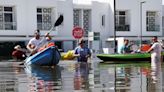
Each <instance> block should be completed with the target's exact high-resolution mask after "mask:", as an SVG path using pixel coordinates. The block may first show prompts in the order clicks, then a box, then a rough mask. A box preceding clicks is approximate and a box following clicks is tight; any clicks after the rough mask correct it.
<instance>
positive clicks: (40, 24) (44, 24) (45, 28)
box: [37, 23, 52, 30]
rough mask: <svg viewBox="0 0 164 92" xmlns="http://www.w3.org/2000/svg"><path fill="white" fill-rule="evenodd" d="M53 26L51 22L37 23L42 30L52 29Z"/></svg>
mask: <svg viewBox="0 0 164 92" xmlns="http://www.w3.org/2000/svg"><path fill="white" fill-rule="evenodd" d="M51 26H52V24H51V23H37V28H38V29H40V30H50V29H51Z"/></svg>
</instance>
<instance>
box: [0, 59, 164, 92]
mask: <svg viewBox="0 0 164 92" xmlns="http://www.w3.org/2000/svg"><path fill="white" fill-rule="evenodd" d="M163 71H164V65H162V66H159V65H158V67H156V68H154V67H152V66H151V64H150V63H131V64H101V63H99V62H95V61H93V62H92V63H90V64H87V63H75V62H74V61H73V62H70V61H68V62H67V61H65V62H64V61H63V62H62V63H60V64H59V66H56V67H38V66H32V67H30V66H28V67H24V66H19V65H18V64H17V63H14V62H10V63H8V62H0V92H54V91H59V92H63V91H64V92H66V91H69V92H74V91H80V92H81V91H82V92H164V80H163V77H164V73H163ZM154 78H155V79H156V80H155V81H154Z"/></svg>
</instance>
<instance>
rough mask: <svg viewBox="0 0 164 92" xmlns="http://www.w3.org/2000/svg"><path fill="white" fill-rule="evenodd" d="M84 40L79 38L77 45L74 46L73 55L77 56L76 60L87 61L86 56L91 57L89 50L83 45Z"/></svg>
mask: <svg viewBox="0 0 164 92" xmlns="http://www.w3.org/2000/svg"><path fill="white" fill-rule="evenodd" d="M84 43H85V42H84V40H83V39H80V40H79V42H78V45H79V46H78V47H76V48H75V53H74V56H75V57H77V61H78V62H87V61H88V58H89V57H91V51H90V49H89V48H87V47H86V46H85V45H84Z"/></svg>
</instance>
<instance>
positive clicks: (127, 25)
mask: <svg viewBox="0 0 164 92" xmlns="http://www.w3.org/2000/svg"><path fill="white" fill-rule="evenodd" d="M127 2H128V3H127ZM114 11H115V14H114ZM61 14H62V15H63V16H64V21H63V23H62V24H61V25H60V26H58V27H56V28H55V29H54V30H53V31H52V32H51V33H50V34H51V35H52V36H53V40H54V41H55V42H56V43H57V45H58V47H59V48H60V49H63V50H64V51H67V50H70V49H73V48H74V47H75V46H76V45H77V43H76V41H77V39H75V38H74V37H73V36H72V30H73V28H74V26H80V27H82V28H83V29H84V30H85V31H84V39H85V40H86V41H87V42H88V46H89V47H90V48H92V49H93V50H95V51H99V50H101V49H102V48H113V47H114V45H113V43H112V42H110V41H111V40H110V39H113V37H116V38H118V37H124V38H128V39H129V40H134V41H136V42H137V41H140V40H141V38H142V40H149V39H150V37H151V36H159V37H161V38H162V36H163V32H162V0H145V1H144V2H143V1H142V0H126V1H125V0H115V4H114V0H0V42H7V41H14V42H17V41H24V42H25V44H26V43H27V42H28V40H29V39H31V38H32V36H33V33H34V30H36V29H40V30H41V34H42V35H44V34H45V33H46V32H48V31H49V30H50V28H51V27H52V26H53V24H54V22H55V21H56V19H57V18H58V16H59V15H61ZM114 19H115V20H116V21H115V22H114ZM115 34H116V35H115Z"/></svg>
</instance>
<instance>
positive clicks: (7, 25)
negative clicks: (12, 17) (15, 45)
mask: <svg viewBox="0 0 164 92" xmlns="http://www.w3.org/2000/svg"><path fill="white" fill-rule="evenodd" d="M0 30H16V22H0Z"/></svg>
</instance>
